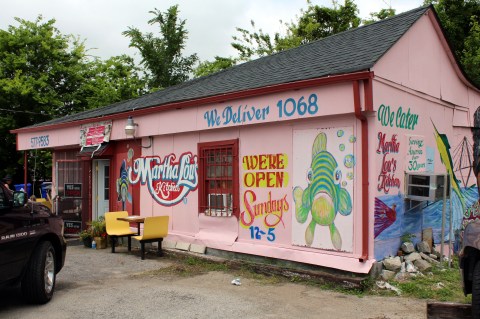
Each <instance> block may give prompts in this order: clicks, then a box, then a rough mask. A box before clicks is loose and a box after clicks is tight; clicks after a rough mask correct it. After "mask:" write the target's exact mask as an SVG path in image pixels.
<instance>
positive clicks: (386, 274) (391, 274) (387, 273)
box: [380, 269, 395, 281]
mask: <svg viewBox="0 0 480 319" xmlns="http://www.w3.org/2000/svg"><path fill="white" fill-rule="evenodd" d="M394 276H395V272H394V271H390V270H386V269H383V270H382V272H381V273H380V278H381V279H382V280H384V281H389V280H390V279H392V278H393V277H394Z"/></svg>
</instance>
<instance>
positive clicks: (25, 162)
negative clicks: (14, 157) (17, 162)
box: [23, 151, 34, 194]
mask: <svg viewBox="0 0 480 319" xmlns="http://www.w3.org/2000/svg"><path fill="white" fill-rule="evenodd" d="M28 152H29V151H23V189H24V190H25V193H27V194H28V187H27V179H28ZM33 193H34V191H33V185H32V194H33Z"/></svg>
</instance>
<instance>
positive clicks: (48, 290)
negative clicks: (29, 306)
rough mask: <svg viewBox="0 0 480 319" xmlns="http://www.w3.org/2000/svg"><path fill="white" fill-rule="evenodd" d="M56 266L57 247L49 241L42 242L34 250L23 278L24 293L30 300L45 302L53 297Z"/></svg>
mask: <svg viewBox="0 0 480 319" xmlns="http://www.w3.org/2000/svg"><path fill="white" fill-rule="evenodd" d="M55 268H56V264H55V249H54V248H53V246H52V244H51V243H50V242H48V241H43V242H40V244H39V245H38V247H36V248H35V250H34V251H33V254H32V257H31V258H30V263H29V264H28V266H27V269H26V272H25V274H24V277H23V280H22V293H23V296H24V298H25V299H26V300H27V301H28V302H30V303H35V304H44V303H47V302H48V301H50V299H52V296H53V291H54V289H55V279H56V273H55Z"/></svg>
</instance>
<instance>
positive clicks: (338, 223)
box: [292, 127, 356, 252]
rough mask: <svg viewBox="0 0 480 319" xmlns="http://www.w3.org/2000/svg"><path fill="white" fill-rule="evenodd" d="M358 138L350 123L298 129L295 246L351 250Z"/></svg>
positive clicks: (294, 224) (293, 241) (296, 134)
mask: <svg viewBox="0 0 480 319" xmlns="http://www.w3.org/2000/svg"><path fill="white" fill-rule="evenodd" d="M355 142H356V139H355V136H354V135H353V130H352V128H350V127H342V128H329V129H322V130H301V131H294V141H293V145H294V151H293V154H295V156H296V157H295V160H294V167H293V172H294V185H295V187H294V189H293V199H294V202H295V206H294V208H295V213H294V216H293V217H292V224H293V225H292V243H293V244H294V245H299V246H307V247H312V248H321V249H329V250H338V251H346V252H351V251H352V250H353V214H352V203H353V195H352V194H353V169H354V166H355V157H354V155H353V144H354V143H355ZM308 148H310V149H311V152H308V151H307V150H308ZM304 154H310V156H302V155H304ZM301 176H305V177H306V178H304V179H302V178H301Z"/></svg>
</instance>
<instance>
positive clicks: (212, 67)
mask: <svg viewBox="0 0 480 319" xmlns="http://www.w3.org/2000/svg"><path fill="white" fill-rule="evenodd" d="M235 64H236V60H235V59H234V58H222V57H219V56H216V57H215V60H214V61H212V62H210V61H204V62H200V63H199V65H198V66H197V67H196V68H195V70H194V71H193V74H194V75H195V77H201V76H205V75H208V74H212V73H215V72H218V71H221V70H225V69H228V68H230V67H232V66H234V65H235Z"/></svg>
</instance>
